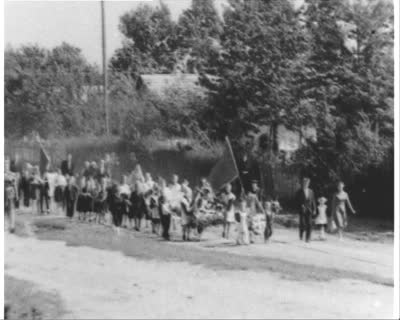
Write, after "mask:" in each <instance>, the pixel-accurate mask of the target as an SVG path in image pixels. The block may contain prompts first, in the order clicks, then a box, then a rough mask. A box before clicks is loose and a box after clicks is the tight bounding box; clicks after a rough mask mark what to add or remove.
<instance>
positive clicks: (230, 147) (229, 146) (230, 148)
mask: <svg viewBox="0 0 400 320" xmlns="http://www.w3.org/2000/svg"><path fill="white" fill-rule="evenodd" d="M225 140H226V143H227V144H228V148H229V153H230V154H231V157H232V159H233V163H234V164H235V169H236V172H237V175H238V178H239V183H240V189H241V190H242V192H241V194H240V195H241V196H243V194H244V188H243V183H242V179H241V178H240V172H239V169H238V166H237V164H236V159H235V155H234V154H233V150H232V146H231V142H230V141H229V138H228V136H226V137H225Z"/></svg>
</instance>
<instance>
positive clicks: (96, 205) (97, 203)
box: [93, 199, 106, 214]
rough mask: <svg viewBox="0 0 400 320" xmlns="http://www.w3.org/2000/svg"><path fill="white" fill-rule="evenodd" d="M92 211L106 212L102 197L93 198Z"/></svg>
mask: <svg viewBox="0 0 400 320" xmlns="http://www.w3.org/2000/svg"><path fill="white" fill-rule="evenodd" d="M93 212H95V213H97V214H104V213H105V212H106V210H105V201H103V200H102V199H94V202H93Z"/></svg>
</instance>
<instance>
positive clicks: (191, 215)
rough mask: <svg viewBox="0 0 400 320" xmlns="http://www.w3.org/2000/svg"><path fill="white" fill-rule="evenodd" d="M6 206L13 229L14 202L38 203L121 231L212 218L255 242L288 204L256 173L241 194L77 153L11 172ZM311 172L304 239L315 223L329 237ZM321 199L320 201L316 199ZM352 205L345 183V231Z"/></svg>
mask: <svg viewBox="0 0 400 320" xmlns="http://www.w3.org/2000/svg"><path fill="white" fill-rule="evenodd" d="M5 181H6V188H5V191H6V194H5V201H6V213H7V214H8V216H10V219H9V220H10V230H11V231H13V230H14V228H15V217H14V213H13V211H14V209H15V207H17V208H18V207H25V208H30V209H33V211H34V212H36V213H37V214H39V215H40V214H49V213H50V211H54V212H56V213H58V214H60V215H61V214H65V215H66V217H68V218H70V219H72V218H74V217H75V218H76V219H77V220H79V221H82V222H92V223H102V224H111V225H113V227H114V228H115V230H116V232H117V233H120V230H121V228H125V229H129V230H136V231H140V230H142V229H143V228H146V229H151V231H152V232H153V233H154V234H157V235H159V236H161V237H163V238H164V239H165V240H170V230H171V229H172V230H174V231H175V230H178V229H180V230H181V235H182V239H183V240H184V241H188V240H190V239H191V238H192V236H193V234H195V236H196V237H197V238H201V235H202V233H203V231H204V229H205V228H206V227H207V226H209V225H216V224H221V225H222V229H223V230H222V237H224V238H227V239H229V238H230V237H231V229H232V228H235V229H236V242H237V243H238V244H249V243H252V242H254V237H255V236H257V235H261V236H263V238H264V241H265V242H267V241H268V240H269V239H270V237H271V236H272V233H273V220H274V217H275V215H276V214H277V213H278V212H279V211H280V210H281V207H280V204H279V202H278V201H277V200H272V199H268V200H267V201H261V199H262V196H261V190H260V188H259V186H258V183H257V181H251V183H250V187H249V190H247V192H242V193H241V195H240V196H236V195H235V194H234V193H233V192H232V185H231V184H230V183H227V184H225V185H224V187H222V188H221V190H213V188H212V186H211V185H210V183H209V182H208V181H207V179H206V178H202V179H201V182H200V185H199V186H197V187H195V188H194V189H192V188H191V186H190V184H189V181H188V180H186V179H183V180H182V181H180V179H179V177H178V175H176V174H173V175H172V176H171V181H170V183H168V182H167V181H166V180H165V179H164V178H163V177H157V179H153V177H152V175H151V173H149V172H146V173H143V171H142V168H141V166H140V164H137V165H136V166H135V169H134V170H133V171H132V172H131V173H130V174H127V175H123V176H122V179H121V180H120V181H116V180H115V179H114V177H112V175H111V170H110V166H109V165H108V163H107V161H105V160H100V162H99V163H97V162H96V161H92V162H89V161H87V162H85V163H84V167H83V169H82V170H81V171H80V172H76V171H75V166H74V162H73V161H72V156H71V155H70V154H69V155H68V157H67V159H66V160H64V161H63V162H62V163H61V166H60V168H59V169H58V170H57V172H48V171H45V172H43V173H42V174H41V173H40V170H39V167H38V166H31V165H30V164H29V163H28V164H26V166H25V168H24V170H22V172H21V173H20V172H15V173H13V174H11V173H8V172H6V179H5ZM309 185H310V179H309V178H307V177H305V178H303V180H302V187H301V188H300V189H299V191H298V192H297V194H296V203H297V206H298V212H299V232H300V239H303V236H304V234H305V240H306V241H307V242H308V241H310V239H311V231H312V227H313V224H316V225H318V227H319V229H320V239H322V240H324V239H325V228H326V226H327V224H328V217H327V204H326V202H327V199H326V198H325V197H321V198H319V199H318V200H317V201H316V199H315V196H314V192H313V191H312V190H311V189H310V188H309ZM316 202H318V205H317V204H316ZM346 206H348V207H349V208H350V210H351V211H352V212H353V213H355V210H354V209H353V207H352V205H351V203H350V200H349V196H348V194H347V193H346V192H345V191H344V184H343V183H342V182H339V183H338V191H337V192H336V193H335V194H334V195H333V197H332V211H331V217H332V219H333V221H334V222H335V224H336V226H337V228H338V231H339V236H340V237H342V230H343V229H344V228H345V227H346V225H347V213H346Z"/></svg>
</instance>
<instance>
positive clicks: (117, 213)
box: [111, 203, 123, 227]
mask: <svg viewBox="0 0 400 320" xmlns="http://www.w3.org/2000/svg"><path fill="white" fill-rule="evenodd" d="M111 215H112V218H113V223H114V225H115V226H116V227H120V226H121V224H122V215H123V205H122V203H121V204H118V205H117V206H116V207H115V208H113V210H112V212H111Z"/></svg>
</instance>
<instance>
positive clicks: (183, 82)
mask: <svg viewBox="0 0 400 320" xmlns="http://www.w3.org/2000/svg"><path fill="white" fill-rule="evenodd" d="M169 88H177V89H182V90H185V91H192V92H193V93H194V94H197V95H204V94H205V93H206V91H207V89H206V88H204V87H203V86H201V85H200V77H199V75H198V74H191V73H176V74H142V75H140V76H139V79H138V80H137V83H136V89H138V90H146V89H147V90H149V91H150V92H152V93H155V94H157V95H163V94H164V93H165V90H166V89H169Z"/></svg>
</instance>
